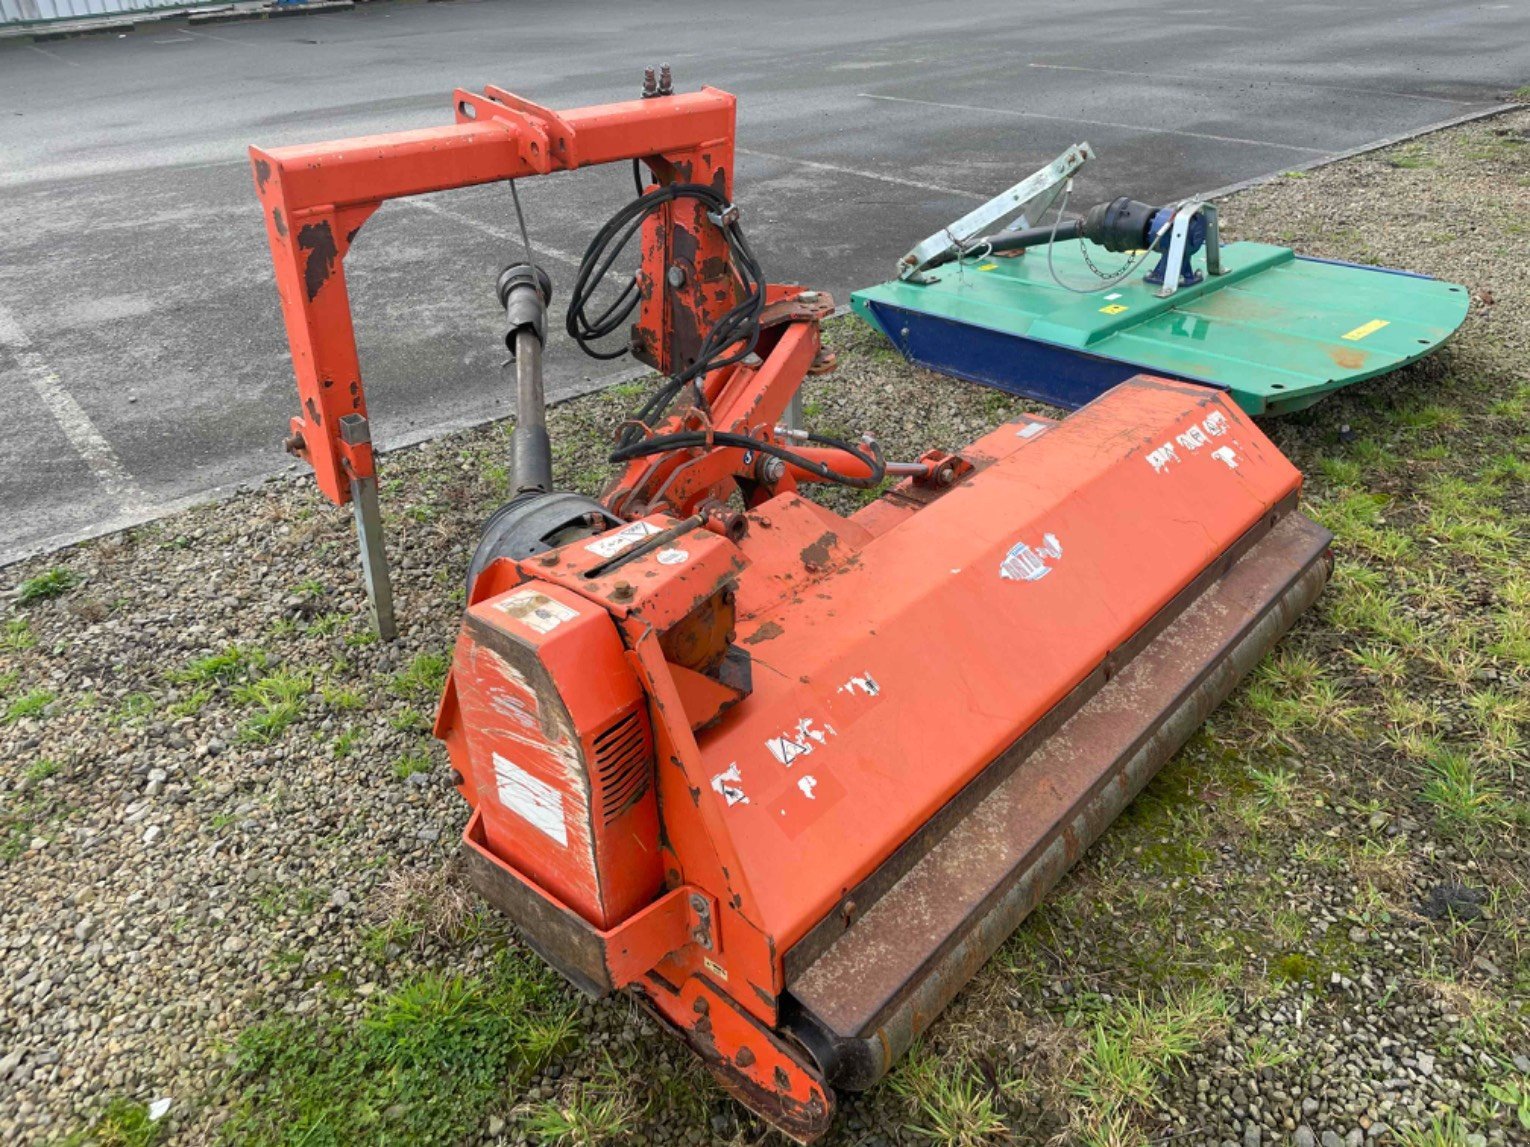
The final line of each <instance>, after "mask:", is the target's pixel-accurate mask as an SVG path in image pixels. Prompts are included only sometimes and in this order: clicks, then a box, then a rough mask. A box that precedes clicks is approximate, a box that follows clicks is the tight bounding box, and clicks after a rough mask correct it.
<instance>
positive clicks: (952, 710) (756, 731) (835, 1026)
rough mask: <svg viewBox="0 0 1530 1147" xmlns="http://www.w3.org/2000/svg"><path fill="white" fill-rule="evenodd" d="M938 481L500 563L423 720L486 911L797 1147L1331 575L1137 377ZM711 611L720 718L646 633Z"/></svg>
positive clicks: (1239, 417) (1216, 439)
mask: <svg viewBox="0 0 1530 1147" xmlns="http://www.w3.org/2000/svg"><path fill="white" fill-rule="evenodd" d="M962 458H963V459H964V460H965V462H966V463H970V465H971V469H970V470H967V471H964V473H963V476H962V477H961V478H960V479H959V480H958V481H957V482H956V483H955V484H954V485H952V486H950V487H949V488H944V489H939V488H933V487H931V486H929V485H924V486H921V485H918V484H915V483H913V482H906V483H904V484H903V485H902V486H900V487H898V488H897V489H896V490H894V491H893V492H891V493H890V494H889V495H887V496H886V497H884V498H882V499H879V500H878V501H877V502H874V503H872V504H871V505H869V506H867V507H865V508H864V509H862V510H860V511H858V512H857V513H856V514H854V515H852V516H850V517H848V518H845V517H840V516H838V515H836V514H834V513H832V512H830V511H829V510H827V509H825V508H823V507H821V506H818V505H816V504H815V503H812V502H809V501H806V500H805V499H802V498H800V497H798V496H797V495H795V494H783V495H780V496H778V497H776V498H774V499H771V500H770V501H767V502H765V503H764V504H762V505H760V506H758V507H757V508H755V509H754V510H751V511H750V512H749V514H748V520H749V529H748V532H747V533H746V534H745V535H744V536H743V537H742V538H741V539H739V540H737V541H732V540H729V539H728V538H725V537H722V536H720V535H718V534H715V533H712V532H710V531H706V530H698V531H696V532H694V533H691V534H688V535H683V536H682V537H680V538H677V539H676V540H675V541H674V542H673V543H671V544H670V545H668V546H667V547H665V548H659V549H652V550H649V551H645V552H642V553H641V554H640V556H637V557H635V558H633V559H632V560H631V561H630V562H628V563H626V564H624V565H622V566H621V567H620V569H618V570H615V571H609V570H608V569H607V565H608V564H609V561H610V558H609V555H610V553H612V552H614V550H613V547H612V545H611V544H608V542H607V540H606V539H597V540H596V541H595V542H593V543H591V544H590V545H588V546H585V545H580V544H575V545H570V546H567V547H565V548H564V550H563V551H562V552H560V553H559V554H558V555H556V556H555V557H547V556H544V557H542V558H541V559H538V560H535V561H529V562H526V563H521V564H515V563H511V562H509V561H501V562H498V563H495V565H494V566H491V567H490V568H489V570H487V571H486V572H485V574H484V575H483V577H482V579H481V581H482V583H483V588H482V589H481V590H480V591H475V596H476V597H477V600H476V601H475V602H474V603H473V604H472V605H471V606H470V608H469V611H468V616H467V620H466V624H465V626H464V629H463V633H462V636H461V637H460V638H459V642H458V647H457V651H456V655H455V658H454V663H453V669H452V675H451V678H450V680H449V682H448V686H447V691H446V695H445V697H444V699H443V702H442V707H441V712H440V715H439V717H438V722H437V731H438V734H439V735H442V736H443V737H444V738H445V739H446V740H447V742H448V746H449V748H450V750H451V755H452V761H453V765H454V767H455V768H456V770H457V771H458V772H459V774H461V777H462V784H461V785H460V786H459V787H460V790H461V791H462V793H463V795H464V797H465V798H466V799H467V800H468V801H469V803H470V804H472V805H473V806H474V810H475V811H474V814H473V819H472V822H471V823H470V827H469V833H468V841H467V844H468V850H469V858H470V865H471V868H472V871H473V872H474V874H475V876H474V879H475V883H476V884H477V885H478V887H479V888H480V889H481V890H482V891H483V892H484V894H485V895H486V896H487V897H488V898H489V899H491V900H492V901H493V902H494V903H496V904H497V905H499V906H500V907H501V908H503V909H504V910H505V911H506V912H507V913H509V914H510V916H511V917H512V918H513V919H514V920H515V921H516V923H517V924H518V925H519V926H520V928H521V929H522V931H523V933H524V934H525V935H526V937H527V939H528V941H529V942H531V943H532V944H533V946H535V947H536V948H537V949H538V950H539V951H541V952H542V953H543V954H544V955H545V956H547V958H548V959H549V960H550V961H551V962H553V963H554V964H555V965H557V966H558V967H560V968H561V969H562V970H563V971H564V972H565V973H566V974H568V975H569V977H570V979H572V980H573V981H574V982H576V983H578V984H579V985H580V986H581V987H584V988H585V989H587V990H590V991H594V992H604V991H608V990H611V989H613V988H622V987H630V988H631V989H632V990H634V991H636V992H637V993H638V994H639V995H640V996H641V997H642V998H643V1000H644V1001H645V1003H647V1004H648V1005H649V1006H650V1007H651V1008H652V1009H653V1010H654V1011H655V1013H656V1014H658V1015H659V1016H661V1018H663V1019H664V1021H665V1022H666V1023H667V1024H668V1025H669V1026H671V1027H672V1028H673V1029H674V1030H675V1031H676V1032H678V1033H679V1034H680V1035H681V1036H682V1037H683V1038H685V1039H686V1040H687V1041H688V1042H689V1043H690V1045H691V1046H692V1047H693V1048H694V1049H695V1050H696V1051H697V1052H698V1053H699V1054H700V1055H701V1056H702V1057H703V1058H704V1059H705V1060H706V1062H707V1063H708V1065H709V1066H710V1067H712V1069H713V1070H714V1072H715V1073H716V1074H717V1075H718V1077H719V1078H720V1079H721V1080H722V1081H723V1082H724V1084H725V1085H727V1086H728V1087H729V1089H730V1090H731V1091H732V1092H733V1093H734V1094H735V1095H736V1096H738V1097H739V1098H740V1099H741V1100H742V1101H743V1102H745V1103H746V1104H748V1105H749V1106H750V1107H752V1108H753V1109H755V1110H756V1111H758V1112H760V1113H761V1114H762V1115H763V1116H764V1117H765V1118H767V1119H769V1120H771V1121H772V1122H773V1123H775V1124H776V1125H777V1126H779V1127H781V1128H782V1129H783V1130H784V1131H786V1132H787V1133H788V1134H789V1135H792V1136H793V1137H794V1138H797V1139H799V1140H802V1141H807V1140H810V1139H812V1138H814V1137H816V1136H817V1135H818V1134H821V1133H822V1131H823V1130H825V1129H826V1128H827V1126H828V1123H829V1119H830V1117H831V1114H832V1107H833V1092H832V1090H831V1085H837V1086H840V1087H844V1088H861V1087H866V1086H869V1085H870V1084H871V1083H873V1082H875V1081H876V1079H877V1078H879V1077H880V1076H881V1075H882V1074H883V1073H884V1072H885V1071H886V1070H887V1068H888V1067H889V1066H890V1064H891V1062H892V1061H893V1060H894V1059H896V1057H897V1056H898V1055H900V1054H901V1053H902V1051H903V1050H904V1049H906V1047H907V1046H908V1044H909V1042H911V1040H912V1039H913V1038H914V1037H915V1036H916V1035H917V1034H918V1033H919V1032H920V1031H922V1030H923V1029H924V1028H925V1027H927V1026H928V1025H929V1023H930V1022H932V1021H933V1019H934V1018H935V1016H936V1015H937V1014H938V1013H939V1011H940V1009H941V1008H942V1007H943V1006H944V1005H945V1003H947V1002H948V1001H949V999H950V998H951V996H952V995H954V993H955V992H956V991H957V990H958V989H959V988H960V986H961V985H962V984H963V983H964V982H965V981H966V980H967V979H968V978H969V977H970V976H971V975H972V974H973V973H974V972H975V971H976V970H977V968H978V967H979V966H981V964H982V962H983V961H984V960H985V959H986V958H987V957H988V956H989V955H990V954H991V953H992V952H993V951H994V949H995V948H996V947H997V945H998V944H999V943H1001V942H1002V940H1003V938H1004V937H1005V936H1007V935H1008V934H1009V932H1010V931H1011V930H1013V928H1014V927H1015V926H1017V925H1018V924H1019V922H1020V921H1021V920H1022V919H1023V918H1024V916H1025V914H1026V913H1027V912H1028V911H1029V910H1030V909H1031V908H1032V907H1033V906H1034V905H1035V904H1036V903H1037V901H1038V900H1039V899H1040V897H1041V896H1042V895H1043V894H1044V893H1045V891H1046V890H1047V888H1049V887H1050V886H1051V885H1052V883H1054V882H1055V881H1056V880H1057V879H1058V878H1059V877H1060V876H1061V875H1062V873H1063V872H1064V871H1066V869H1067V867H1068V866H1069V865H1070V864H1071V863H1072V862H1073V861H1074V860H1076V859H1077V857H1078V856H1079V855H1080V854H1081V853H1082V851H1083V850H1084V849H1085V848H1087V847H1088V845H1089V843H1090V842H1091V841H1092V840H1094V839H1095V837H1097V836H1098V835H1099V833H1100V832H1102V831H1103V830H1104V829H1105V827H1106V826H1107V825H1108V824H1109V823H1110V821H1111V819H1113V817H1114V816H1115V815H1116V814H1117V813H1119V811H1120V810H1121V808H1122V807H1124V806H1125V804H1126V803H1127V802H1128V801H1129V800H1130V799H1131V798H1132V796H1134V795H1135V794H1136V792H1137V791H1138V790H1140V788H1141V787H1142V785H1144V784H1146V783H1147V781H1148V780H1149V779H1150V778H1151V776H1152V775H1153V773H1154V772H1155V771H1156V770H1157V768H1158V767H1159V766H1160V765H1161V764H1162V763H1163V762H1164V761H1165V760H1167V759H1168V757H1169V756H1171V755H1172V754H1173V752H1174V751H1175V750H1176V749H1177V748H1178V747H1179V746H1180V745H1181V744H1182V743H1183V742H1184V740H1185V739H1186V738H1187V737H1188V736H1189V735H1190V734H1191V733H1192V732H1193V731H1194V729H1195V728H1196V727H1197V725H1198V724H1199V723H1200V722H1201V721H1202V720H1203V719H1204V718H1205V716H1206V715H1207V713H1209V712H1210V710H1211V709H1212V708H1214V707H1215V705H1216V704H1218V703H1219V702H1220V701H1221V700H1222V699H1223V698H1224V697H1225V696H1226V695H1227V693H1228V692H1229V691H1230V690H1231V689H1232V688H1233V686H1234V685H1235V684H1236V683H1237V681H1238V680H1239V679H1240V678H1241V677H1242V675H1243V674H1245V673H1246V672H1248V670H1249V669H1250V668H1252V666H1253V665H1254V664H1255V663H1256V662H1257V661H1258V659H1259V658H1260V657H1261V656H1262V655H1263V653H1264V652H1265V651H1266V650H1267V649H1268V648H1269V647H1270V645H1272V644H1273V643H1274V642H1275V641H1276V640H1278V638H1279V637H1280V635H1281V634H1282V633H1283V632H1284V631H1285V629H1286V628H1287V627H1288V626H1289V625H1290V624H1291V623H1292V621H1293V620H1294V619H1295V618H1296V617H1297V616H1298V615H1299V614H1300V613H1301V611H1302V610H1303V609H1305V608H1306V607H1307V606H1308V605H1309V604H1310V603H1311V601H1312V600H1313V599H1314V598H1315V597H1316V595H1317V593H1318V592H1319V591H1320V589H1321V587H1322V585H1323V582H1324V580H1325V578H1326V574H1327V563H1326V552H1327V545H1328V541H1329V538H1328V536H1327V534H1326V533H1325V532H1324V531H1322V530H1321V529H1319V528H1318V527H1316V526H1314V525H1312V524H1311V523H1310V522H1308V521H1306V520H1305V519H1303V518H1301V517H1300V516H1299V515H1297V514H1295V513H1294V507H1295V502H1296V496H1297V493H1298V489H1299V486H1300V475H1299V474H1298V473H1297V471H1296V470H1295V469H1294V468H1293V467H1292V466H1291V465H1290V463H1289V462H1287V461H1286V459H1285V458H1284V457H1282V456H1281V454H1280V453H1279V452H1278V451H1277V450H1276V449H1275V448H1274V446H1273V445H1272V444H1271V443H1270V442H1269V440H1268V439H1267V438H1265V436H1264V435H1263V433H1262V432H1261V431H1260V430H1259V429H1258V428H1257V427H1255V426H1254V424H1253V423H1252V422H1251V420H1250V419H1249V418H1248V417H1247V416H1246V415H1245V414H1244V413H1243V412H1242V411H1241V410H1240V409H1239V408H1238V406H1237V404H1236V403H1235V402H1233V401H1232V400H1231V399H1230V398H1229V396H1227V395H1226V394H1225V393H1223V392H1220V391H1216V390H1211V389H1207V388H1204V387H1200V386H1195V385H1189V384H1185V383H1182V382H1173V381H1165V380H1162V379H1155V378H1149V377H1145V376H1139V377H1136V378H1133V379H1131V380H1129V381H1128V382H1126V383H1124V384H1122V385H1120V386H1118V387H1116V388H1115V389H1113V390H1111V391H1109V392H1108V393H1106V394H1105V395H1104V396H1102V397H1101V398H1099V399H1098V400H1096V401H1094V402H1092V403H1090V404H1089V405H1087V406H1085V407H1084V408H1083V409H1082V410H1080V411H1079V412H1078V413H1077V414H1075V415H1073V416H1072V417H1070V418H1068V419H1066V420H1065V421H1062V422H1052V421H1049V420H1046V419H1040V418H1023V419H1021V420H1020V421H1018V422H1015V423H1010V424H1007V425H1005V426H1001V427H1000V428H998V429H997V430H995V431H993V432H992V433H990V434H988V435H986V436H985V437H984V438H982V439H980V440H979V441H977V442H975V443H973V444H972V445H971V446H969V447H968V448H967V449H965V450H964V451H963V452H962ZM674 525H675V523H674V522H673V520H671V519H664V518H662V517H658V518H656V519H655V520H653V521H652V522H649V523H647V524H646V525H642V526H628V527H625V529H626V530H627V531H634V530H636V534H635V536H636V537H638V538H641V537H643V536H647V535H651V534H652V533H654V532H657V531H659V530H662V529H669V528H672V527H673V526H674ZM645 531H646V532H647V535H645ZM586 551H595V552H586ZM602 554H604V555H605V556H602ZM603 563H604V564H603ZM720 601H725V603H726V608H727V610H729V611H731V613H730V619H729V621H728V622H727V628H728V639H729V649H730V653H729V657H730V662H732V663H737V662H742V663H744V664H745V665H746V666H747V673H746V674H745V678H746V679H747V684H746V685H743V686H741V687H739V688H738V689H737V691H736V692H737V694H738V695H737V697H736V698H735V699H732V700H726V701H725V702H724V703H722V704H718V703H716V701H715V698H713V697H712V696H711V695H710V694H709V693H708V692H707V689H708V688H709V687H708V686H706V685H705V684H704V683H702V684H698V682H697V681H696V678H697V677H698V676H699V675H698V674H697V673H696V672H694V671H693V670H692V669H689V668H686V667H685V666H683V665H681V664H678V663H677V662H676V657H677V656H678V655H677V654H676V652H675V650H676V648H677V644H676V642H675V641H674V640H673V635H674V634H675V633H676V632H680V631H685V632H690V630H689V629H687V627H693V626H694V624H695V619H696V618H697V617H707V618H710V617H712V616H713V612H715V609H716V607H717V606H716V603H718V602H720ZM708 611H713V612H708ZM708 624H710V622H709V623H708ZM734 680H739V678H734ZM714 691H715V690H714ZM616 729H625V730H626V731H625V732H616V733H613V732H612V730H616ZM613 745H614V746H616V749H617V750H619V752H618V753H617V755H618V756H620V758H621V767H620V769H619V770H616V772H619V773H620V775H619V776H617V775H614V773H613V775H611V776H608V775H607V772H608V771H609V770H607V768H606V767H605V762H606V761H607V758H608V757H610V756H611V753H612V751H613V750H612V746H613ZM635 746H636V747H637V748H634V747H635ZM629 753H631V754H636V755H635V756H633V757H632V759H637V757H638V756H640V757H641V758H642V761H643V764H642V766H641V768H642V769H643V770H644V771H643V772H642V774H641V778H640V779H638V780H634V779H633V778H634V777H637V776H638V774H637V773H636V772H634V771H633V770H634V767H635V766H633V765H632V764H631V760H629V757H628V755H625V754H629ZM613 793H616V794H619V795H620V796H621V799H620V800H617V799H615V798H614V797H613V795H612V794H613Z"/></svg>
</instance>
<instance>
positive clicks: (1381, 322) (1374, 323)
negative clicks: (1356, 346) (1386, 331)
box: [1339, 319, 1392, 343]
mask: <svg viewBox="0 0 1530 1147" xmlns="http://www.w3.org/2000/svg"><path fill="white" fill-rule="evenodd" d="M1391 325H1392V324H1391V323H1389V322H1388V321H1387V320H1386V319H1372V320H1371V321H1370V322H1368V323H1362V324H1361V325H1360V326H1358V327H1356V328H1355V329H1354V330H1352V331H1349V332H1348V333H1347V334H1342V335H1340V336H1339V337H1340V338H1344V339H1348V340H1349V341H1350V342H1352V343H1353V342H1359V341H1360V340H1361V339H1363V338H1364V337H1365V336H1366V335H1373V334H1375V333H1376V332H1377V331H1379V330H1380V329H1381V328H1382V327H1387V326H1391Z"/></svg>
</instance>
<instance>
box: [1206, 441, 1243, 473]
mask: <svg viewBox="0 0 1530 1147" xmlns="http://www.w3.org/2000/svg"><path fill="white" fill-rule="evenodd" d="M1211 456H1212V457H1213V458H1215V459H1216V460H1217V461H1218V462H1225V463H1227V468H1228V469H1229V470H1236V469H1237V468H1238V456H1237V455H1236V454H1234V453H1233V448H1232V447H1231V446H1218V447H1217V448H1216V449H1215V450H1213V451H1212V452H1211Z"/></svg>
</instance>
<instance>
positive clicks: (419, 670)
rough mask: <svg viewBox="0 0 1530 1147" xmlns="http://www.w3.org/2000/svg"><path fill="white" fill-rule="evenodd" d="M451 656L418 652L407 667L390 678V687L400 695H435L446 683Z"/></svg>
mask: <svg viewBox="0 0 1530 1147" xmlns="http://www.w3.org/2000/svg"><path fill="white" fill-rule="evenodd" d="M449 668H451V658H449V657H447V656H446V655H445V654H444V653H417V654H415V656H414V659H413V660H412V661H410V662H409V665H408V667H407V668H405V669H403V670H402V671H400V672H398V673H395V674H394V675H393V676H392V678H390V679H389V682H388V686H389V688H390V689H391V690H392V691H393V692H394V693H395V694H397V695H398V696H400V697H409V698H418V697H433V696H435V695H436V694H437V693H439V692H441V688H442V686H444V685H445V684H446V671H447V670H448V669H449Z"/></svg>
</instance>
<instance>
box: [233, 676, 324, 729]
mask: <svg viewBox="0 0 1530 1147" xmlns="http://www.w3.org/2000/svg"><path fill="white" fill-rule="evenodd" d="M312 689H313V680H312V678H310V677H309V676H308V675H307V674H306V673H297V672H292V671H289V670H282V671H279V672H276V673H272V674H269V675H267V676H265V677H262V678H260V679H259V680H257V681H253V682H251V683H249V684H245V685H239V686H237V687H235V689H234V694H233V696H234V700H235V701H236V702H237V703H238V704H240V705H245V706H248V707H250V708H253V709H255V710H256V712H255V714H254V715H253V716H251V717H249V718H248V719H247V720H246V721H245V722H244V723H243V724H242V725H240V726H239V733H238V737H239V739H240V740H241V741H244V742H246V743H249V742H254V743H257V744H262V745H268V744H270V743H271V742H272V741H274V740H276V738H277V737H279V736H281V734H282V733H283V732H284V731H285V730H286V729H287V727H288V726H289V725H291V724H292V723H293V722H294V721H296V720H297V719H298V717H299V716H301V715H302V712H303V707H304V702H305V700H306V698H307V696H308V694H309V692H310V691H312Z"/></svg>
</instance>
